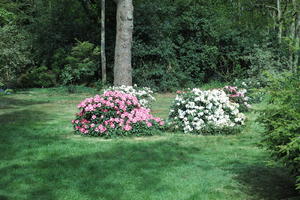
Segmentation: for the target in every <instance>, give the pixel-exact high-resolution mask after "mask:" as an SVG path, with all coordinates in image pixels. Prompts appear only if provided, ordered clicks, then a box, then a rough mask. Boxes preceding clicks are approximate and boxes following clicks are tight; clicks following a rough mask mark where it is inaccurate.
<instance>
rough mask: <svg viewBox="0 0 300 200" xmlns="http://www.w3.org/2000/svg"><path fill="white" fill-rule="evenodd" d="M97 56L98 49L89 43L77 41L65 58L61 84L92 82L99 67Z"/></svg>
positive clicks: (98, 53)
mask: <svg viewBox="0 0 300 200" xmlns="http://www.w3.org/2000/svg"><path fill="white" fill-rule="evenodd" d="M99 55H100V49H99V47H97V46H95V45H94V44H92V43H90V42H86V41H85V42H80V41H78V42H77V44H76V45H75V46H74V47H72V49H71V53H70V55H69V56H67V57H66V60H65V62H66V63H67V64H66V66H65V68H64V69H63V70H62V72H61V79H62V82H63V84H65V85H70V84H71V85H72V84H82V83H88V82H91V80H94V79H95V77H96V75H97V70H98V66H99Z"/></svg>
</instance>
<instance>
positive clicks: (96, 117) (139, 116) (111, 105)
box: [72, 91, 164, 137]
mask: <svg viewBox="0 0 300 200" xmlns="http://www.w3.org/2000/svg"><path fill="white" fill-rule="evenodd" d="M78 108H79V109H80V112H78V113H77V114H76V119H75V120H72V124H73V127H74V130H75V133H77V134H81V135H90V136H103V137H113V136H126V135H137V136H140V135H153V132H154V131H155V130H158V129H159V128H160V127H161V126H163V125H164V121H162V120H161V119H160V118H156V117H154V116H153V115H151V114H150V109H148V108H145V107H142V106H141V104H140V103H139V101H138V99H137V98H136V97H135V96H133V95H131V94H125V93H122V92H120V91H106V92H105V93H104V94H102V95H96V96H95V97H92V98H87V99H85V100H84V101H82V102H81V103H80V104H78Z"/></svg>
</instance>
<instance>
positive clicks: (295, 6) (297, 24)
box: [293, 0, 300, 71]
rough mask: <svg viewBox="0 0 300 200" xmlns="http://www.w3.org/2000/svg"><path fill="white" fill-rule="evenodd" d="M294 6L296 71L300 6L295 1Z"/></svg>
mask: <svg viewBox="0 0 300 200" xmlns="http://www.w3.org/2000/svg"><path fill="white" fill-rule="evenodd" d="M293 6H294V9H295V11H296V12H295V33H294V38H295V57H294V63H293V65H294V71H296V70H297V68H298V65H299V51H300V41H299V40H300V12H299V10H298V6H297V3H296V1H295V0H293Z"/></svg>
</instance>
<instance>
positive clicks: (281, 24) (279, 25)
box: [277, 0, 283, 44]
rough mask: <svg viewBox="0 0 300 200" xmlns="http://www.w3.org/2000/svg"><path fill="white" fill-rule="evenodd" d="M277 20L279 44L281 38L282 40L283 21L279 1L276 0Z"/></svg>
mask: <svg viewBox="0 0 300 200" xmlns="http://www.w3.org/2000/svg"><path fill="white" fill-rule="evenodd" d="M277 20H278V33H277V34H278V35H277V37H278V43H279V44H281V40H282V27H283V23H282V10H281V1H280V0H277Z"/></svg>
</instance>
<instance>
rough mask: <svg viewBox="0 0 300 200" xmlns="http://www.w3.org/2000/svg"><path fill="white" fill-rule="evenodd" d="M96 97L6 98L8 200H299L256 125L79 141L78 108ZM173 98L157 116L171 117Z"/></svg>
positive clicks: (0, 144) (1, 167)
mask: <svg viewBox="0 0 300 200" xmlns="http://www.w3.org/2000/svg"><path fill="white" fill-rule="evenodd" d="M91 95H93V94H73V95H67V94H64V93H59V92H55V91H53V90H46V89H35V90H30V91H25V92H23V93H19V94H16V95H11V96H2V97H0V161H1V162H0V177H1V178H0V200H5V199H30V200H33V199H43V200H46V199H59V200H60V199H66V200H70V199H72V200H76V199H78V200H84V199H92V200H95V199H100V200H202V199H203V200H213V199H221V200H222V199H224V200H227V199H233V200H235V199H240V200H247V199H249V200H252V199H253V200H257V199H267V200H271V199H274V200H278V199H288V198H292V197H294V199H296V198H297V197H296V196H297V194H296V192H295V191H294V190H293V185H294V182H293V180H292V179H291V178H289V176H288V174H287V173H286V170H285V169H284V168H281V167H280V166H277V165H276V164H274V163H273V162H272V161H271V159H270V158H269V155H268V154H267V153H266V152H265V151H264V150H262V149H260V148H258V147H257V145H256V143H257V142H258V141H259V132H260V131H261V128H260V127H259V126H258V124H256V123H255V122H253V119H254V118H255V115H254V114H249V118H250V121H249V122H248V124H247V127H246V128H245V131H244V132H243V133H241V134H239V135H232V136H193V135H183V134H172V133H164V134H163V135H160V136H154V137H143V138H123V139H122V138H120V139H113V140H104V139H101V138H90V137H81V136H74V135H73V134H72V127H71V124H70V121H71V119H72V118H73V115H74V113H75V111H76V104H77V103H78V102H79V101H80V100H82V99H83V98H85V97H89V96H91ZM173 97H174V96H173V95H172V94H163V95H158V96H157V98H158V101H157V102H156V103H155V104H154V105H153V113H154V114H155V115H156V116H159V117H166V116H167V113H168V109H169V106H170V103H171V102H172V99H173Z"/></svg>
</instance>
